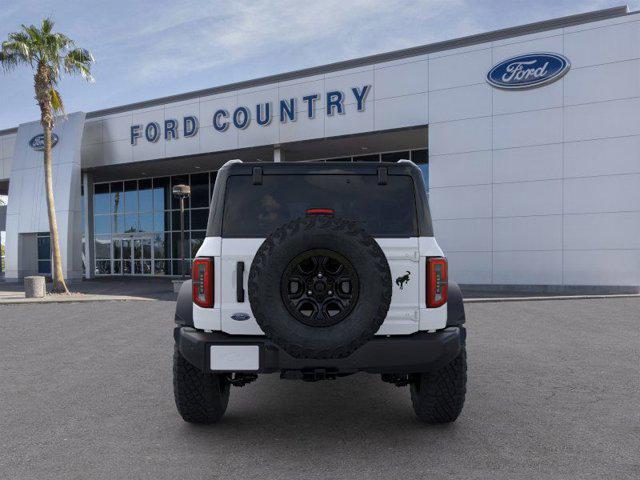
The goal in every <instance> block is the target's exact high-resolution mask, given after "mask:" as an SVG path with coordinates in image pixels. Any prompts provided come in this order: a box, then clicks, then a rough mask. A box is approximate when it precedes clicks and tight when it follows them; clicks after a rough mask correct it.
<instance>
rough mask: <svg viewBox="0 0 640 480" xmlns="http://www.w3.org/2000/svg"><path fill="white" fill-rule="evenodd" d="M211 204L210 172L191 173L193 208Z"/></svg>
mask: <svg viewBox="0 0 640 480" xmlns="http://www.w3.org/2000/svg"><path fill="white" fill-rule="evenodd" d="M208 206H209V174H207V173H198V174H196V175H191V208H198V207H208Z"/></svg>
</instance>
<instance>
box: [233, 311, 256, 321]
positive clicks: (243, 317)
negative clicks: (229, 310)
mask: <svg viewBox="0 0 640 480" xmlns="http://www.w3.org/2000/svg"><path fill="white" fill-rule="evenodd" d="M231 318H232V319H233V320H237V321H238V322H244V321H245V320H249V319H250V318H251V315H249V314H248V313H234V314H233V315H231Z"/></svg>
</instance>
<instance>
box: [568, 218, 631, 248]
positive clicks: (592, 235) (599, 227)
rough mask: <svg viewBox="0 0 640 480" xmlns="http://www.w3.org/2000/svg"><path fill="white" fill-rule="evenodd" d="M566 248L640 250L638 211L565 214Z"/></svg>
mask: <svg viewBox="0 0 640 480" xmlns="http://www.w3.org/2000/svg"><path fill="white" fill-rule="evenodd" d="M564 248H566V249H567V250H607V249H638V250H640V212H616V213H587V214H582V215H565V217H564Z"/></svg>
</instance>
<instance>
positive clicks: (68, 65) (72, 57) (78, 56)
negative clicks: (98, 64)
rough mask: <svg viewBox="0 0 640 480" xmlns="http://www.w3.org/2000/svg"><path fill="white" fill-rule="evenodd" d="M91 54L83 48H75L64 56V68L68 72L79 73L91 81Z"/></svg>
mask: <svg viewBox="0 0 640 480" xmlns="http://www.w3.org/2000/svg"><path fill="white" fill-rule="evenodd" d="M93 62H94V59H93V55H91V53H90V52H89V51H88V50H86V49H84V48H75V49H73V50H71V51H69V52H68V53H67V55H66V56H65V57H64V69H65V71H66V72H67V73H69V74H74V73H79V74H80V75H82V77H83V78H84V79H85V80H87V81H88V82H92V81H93V77H92V76H91V64H92V63H93Z"/></svg>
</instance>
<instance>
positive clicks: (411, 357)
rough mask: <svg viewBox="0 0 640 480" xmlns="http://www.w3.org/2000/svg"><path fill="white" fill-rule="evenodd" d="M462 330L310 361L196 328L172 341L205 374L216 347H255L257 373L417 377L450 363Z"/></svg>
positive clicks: (255, 339) (266, 344)
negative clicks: (359, 374)
mask: <svg viewBox="0 0 640 480" xmlns="http://www.w3.org/2000/svg"><path fill="white" fill-rule="evenodd" d="M465 336H466V332H465V329H464V327H448V328H446V329H444V330H441V331H439V332H436V333H426V332H419V333H414V334H413V335H402V336H400V335H399V336H390V337H374V338H373V339H372V340H370V341H369V342H367V343H366V344H364V345H363V346H362V347H360V348H359V349H358V350H356V351H355V352H353V353H352V354H351V355H349V356H348V357H345V358H337V359H310V358H296V357H292V356H291V355H289V354H288V353H287V352H285V351H284V350H283V349H282V348H280V347H279V346H277V345H276V344H275V343H273V342H272V341H271V340H269V339H268V338H266V337H261V336H238V335H233V336H232V335H227V334H225V333H221V332H212V333H206V332H203V331H201V330H196V329H194V328H192V327H176V328H175V330H174V339H175V341H176V344H177V345H178V349H179V350H180V353H181V354H182V356H183V357H184V358H185V359H186V360H187V361H188V362H189V363H191V364H193V365H194V366H195V367H197V368H198V369H200V370H202V371H204V372H210V371H211V369H210V365H211V361H210V352H211V347H212V346H218V345H243V346H247V345H256V346H258V348H259V367H258V369H257V370H252V371H253V372H254V373H274V372H286V371H299V372H307V371H310V372H311V371H319V370H321V371H325V372H327V373H333V374H348V373H355V372H368V373H395V374H404V373H417V372H427V371H432V370H438V369H439V368H441V367H443V366H444V365H446V364H447V363H449V362H451V360H453V359H454V358H455V357H456V356H457V355H458V353H459V352H460V348H461V346H462V345H463V344H464V342H465Z"/></svg>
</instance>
